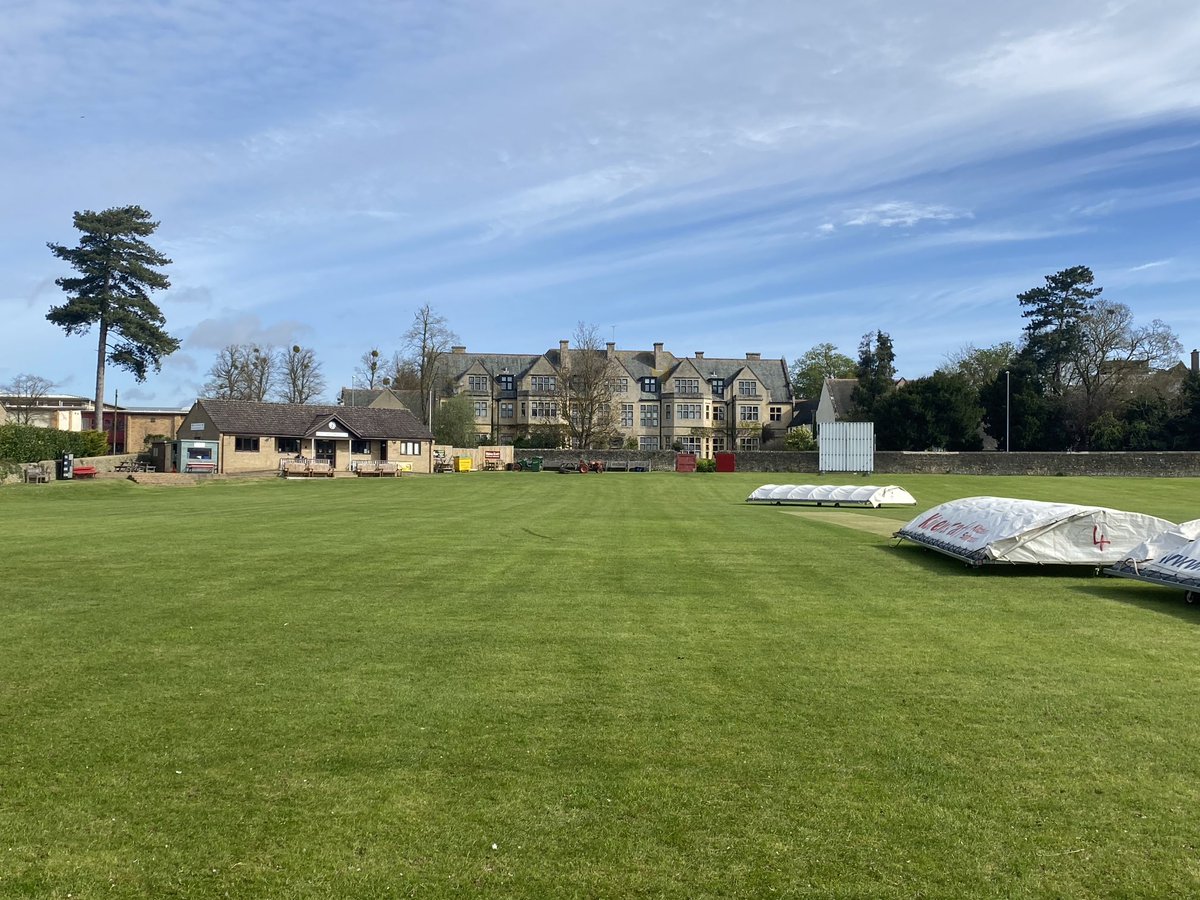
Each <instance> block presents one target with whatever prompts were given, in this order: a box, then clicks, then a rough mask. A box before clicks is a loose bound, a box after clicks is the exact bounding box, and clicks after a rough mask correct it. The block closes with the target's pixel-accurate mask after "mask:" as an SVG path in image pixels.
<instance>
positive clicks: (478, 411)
mask: <svg viewBox="0 0 1200 900" xmlns="http://www.w3.org/2000/svg"><path fill="white" fill-rule="evenodd" d="M487 414H488V405H487V401H486V400H476V401H475V418H477V419H486V418H487Z"/></svg>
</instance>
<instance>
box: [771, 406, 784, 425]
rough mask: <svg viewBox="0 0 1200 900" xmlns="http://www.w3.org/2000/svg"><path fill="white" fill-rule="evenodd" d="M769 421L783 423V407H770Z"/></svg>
mask: <svg viewBox="0 0 1200 900" xmlns="http://www.w3.org/2000/svg"><path fill="white" fill-rule="evenodd" d="M771 421H772V422H782V421H783V407H782V406H772V407H771Z"/></svg>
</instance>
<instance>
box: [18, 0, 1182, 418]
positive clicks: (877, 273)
mask: <svg viewBox="0 0 1200 900" xmlns="http://www.w3.org/2000/svg"><path fill="white" fill-rule="evenodd" d="M985 6H994V7H995V8H984V7H985ZM0 123H2V124H0V172H3V173H4V174H3V176H2V177H0V209H2V210H3V212H4V214H3V215H2V216H0V382H4V381H7V380H9V379H10V378H12V377H13V376H14V375H16V374H18V373H22V372H30V373H34V374H39V375H42V376H44V377H47V378H50V379H52V380H54V381H55V382H56V383H57V384H58V385H59V387H60V389H61V390H63V391H65V392H69V393H78V394H82V395H85V396H87V395H90V393H91V392H92V388H93V385H92V381H93V377H94V366H95V362H94V352H95V346H94V338H93V336H91V335H89V336H86V337H70V338H69V337H67V336H65V335H64V334H63V333H62V332H61V331H59V330H57V329H56V328H54V327H53V326H52V325H50V323H48V322H46V321H45V313H46V311H47V310H48V309H49V307H50V306H51V305H52V304H57V303H60V302H62V297H63V295H62V294H61V292H60V291H59V289H58V288H57V287H56V286H55V285H54V279H55V278H56V277H58V276H61V275H65V274H68V271H67V270H65V269H64V268H63V267H62V264H61V263H59V262H58V261H57V260H55V259H54V258H53V257H52V256H51V254H50V252H49V250H47V249H46V246H45V244H46V242H47V241H55V242H59V243H67V244H74V243H75V241H76V239H77V233H76V232H75V231H74V230H73V228H72V227H71V216H72V213H73V212H74V211H75V210H77V209H95V210H99V209H104V208H107V207H110V206H121V205H127V204H138V205H141V206H143V207H145V208H146V209H148V210H150V211H151V212H152V213H153V214H154V216H155V217H156V218H157V219H158V220H160V221H161V223H162V224H161V226H160V228H159V231H158V233H157V234H156V235H155V238H154V240H153V243H154V244H155V245H156V246H157V247H158V248H159V249H161V250H163V251H164V252H165V253H167V255H168V256H170V257H172V258H173V259H174V264H173V265H172V266H170V267H169V268H168V274H169V276H170V278H171V281H172V285H173V286H172V289H171V291H169V292H167V293H165V294H159V295H156V298H157V300H158V302H159V303H160V305H161V307H162V309H163V311H164V313H165V314H166V317H167V324H168V330H170V331H171V332H172V333H173V334H175V335H176V336H178V337H180V338H181V339H182V341H183V347H182V349H181V350H180V351H179V352H178V353H176V354H175V355H174V356H172V357H170V358H169V359H168V361H167V362H166V364H165V365H164V368H163V371H162V373H161V374H158V375H152V376H151V377H150V379H149V380H148V381H147V382H146V383H145V384H143V385H137V384H136V383H135V382H134V381H133V379H132V377H130V376H128V375H126V374H124V373H121V372H118V371H116V370H110V372H109V378H108V390H107V396H108V397H109V399H110V400H111V399H112V396H113V391H114V389H118V390H120V393H121V401H122V403H123V404H129V405H155V404H163V405H188V404H190V403H191V401H192V400H193V399H194V398H195V397H196V395H197V392H198V391H199V389H200V386H201V384H203V382H204V380H205V375H204V373H205V370H206V369H207V368H208V367H209V365H211V363H212V361H213V358H214V357H215V355H216V352H217V350H218V349H219V348H220V347H222V346H224V345H226V344H228V343H231V342H238V343H241V342H254V343H257V344H259V345H263V344H274V345H277V346H287V345H291V344H292V343H301V344H303V345H305V346H311V347H313V348H314V349H315V351H316V353H317V356H318V358H319V360H320V361H321V362H322V365H323V368H324V372H325V375H326V378H327V380H328V381H329V383H330V385H331V387H336V386H338V385H341V384H346V383H348V382H349V380H350V376H351V373H352V372H353V370H354V368H355V365H356V363H357V359H358V357H359V356H360V355H361V354H362V353H363V352H364V351H365V350H367V349H370V348H371V347H379V348H380V349H381V350H383V351H384V352H385V353H390V352H391V351H392V350H394V349H397V348H398V347H399V343H400V336H401V335H402V334H403V332H404V331H405V330H406V328H407V327H408V325H409V323H410V322H411V319H412V315H413V311H414V310H415V309H416V308H417V307H419V306H420V305H421V304H423V303H429V304H431V305H432V306H433V307H434V308H435V309H437V310H438V311H439V312H441V313H442V314H443V315H445V316H446V317H447V318H448V319H449V323H450V325H451V327H452V328H453V329H454V330H455V331H456V332H457V333H458V335H459V336H460V337H461V339H462V343H464V344H466V346H467V347H468V349H470V350H478V351H484V352H531V353H532V352H539V351H542V350H545V349H548V348H550V347H553V346H557V342H558V341H559V340H560V339H567V338H570V337H571V335H572V334H573V332H574V331H575V329H576V326H577V324H578V323H579V322H581V321H583V322H588V323H593V324H596V325H598V326H599V327H600V330H601V333H602V334H603V335H604V336H605V337H606V339H611V338H613V337H615V339H616V341H617V344H618V346H620V347H621V348H639V347H640V348H648V347H650V345H651V344H653V343H654V342H656V341H663V342H664V343H665V344H666V346H667V348H668V349H670V350H673V351H675V352H676V353H679V354H690V353H692V352H694V351H697V350H701V351H704V352H705V353H706V354H707V355H709V356H742V355H743V354H744V353H746V352H747V351H752V352H759V353H762V354H763V356H764V357H776V358H777V357H785V358H787V359H789V360H790V359H794V358H795V357H797V356H799V355H801V354H802V353H803V352H804V351H805V350H807V349H808V348H810V347H811V346H813V345H814V344H816V343H819V342H822V341H831V342H833V343H835V344H837V345H838V346H839V347H840V348H841V349H842V350H843V351H844V352H846V353H847V354H849V355H853V354H854V352H855V348H856V347H857V344H858V340H859V338H860V337H861V335H862V334H863V333H864V332H867V331H871V330H875V329H882V330H885V331H888V332H889V333H890V334H891V335H892V338H893V340H894V342H895V345H896V350H897V364H898V368H899V370H900V372H901V374H903V375H905V376H909V377H914V376H918V375H922V374H927V373H928V372H930V371H932V370H933V369H934V368H936V367H937V366H938V365H939V364H941V363H942V362H943V361H944V357H945V356H946V354H947V353H949V352H952V351H954V350H956V349H958V348H960V347H961V346H963V345H964V344H967V343H974V344H976V345H988V344H992V343H995V342H997V341H1001V340H1013V339H1016V338H1017V337H1018V335H1019V333H1020V329H1021V324H1022V321H1021V318H1020V315H1019V309H1018V307H1017V303H1016V300H1015V295H1016V294H1017V293H1019V292H1020V291H1022V290H1025V289H1027V288H1029V287H1033V286H1035V285H1037V284H1040V283H1041V279H1042V276H1044V275H1046V274H1048V273H1051V272H1054V271H1057V270H1059V269H1062V268H1065V267H1068V266H1072V265H1080V264H1082V265H1089V266H1091V267H1092V269H1093V270H1094V271H1095V273H1096V277H1097V282H1098V283H1099V284H1101V285H1103V286H1104V288H1105V296H1106V297H1109V298H1111V299H1113V300H1119V301H1122V302H1125V303H1127V304H1129V305H1130V306H1131V307H1132V308H1133V310H1134V313H1135V315H1136V317H1137V319H1138V321H1139V322H1143V323H1145V322H1149V321H1150V320H1151V319H1154V318H1161V319H1163V320H1164V321H1166V322H1167V323H1168V324H1170V325H1171V326H1172V327H1173V328H1174V330H1175V331H1176V333H1177V334H1178V335H1179V337H1180V339H1181V340H1182V342H1183V344H1184V346H1185V348H1186V349H1191V348H1192V347H1195V346H1197V345H1200V302H1198V300H1200V290H1198V288H1200V256H1198V254H1197V236H1198V235H1200V228H1198V226H1200V6H1198V5H1197V4H1196V3H1195V2H1194V0H1160V2H1131V3H1109V4H1097V3H1095V2H1090V0H1089V2H1076V0H1039V2H1025V0H1016V2H1010V3H1005V4H993V5H986V4H968V5H963V4H961V3H957V2H953V3H952V2H923V3H915V2H904V0H894V2H887V3H885V2H863V0H848V2H843V3H840V4H811V3H796V2H794V0H743V2H733V0H721V2H705V0H658V2H654V3H646V2H644V0H630V2H624V0H621V2H607V0H589V2H587V3H558V4H552V3H546V2H532V0H528V2H525V0H487V2H484V0H439V2H423V0H414V2H407V3H405V2H365V0H342V2H339V3H337V4H330V3H324V2H315V0H313V2H310V0H293V2H289V3H287V4H272V5H269V6H263V5H261V4H234V3H227V2H209V3H200V2H171V0H162V2H132V0H107V2H105V3H103V4H97V3H94V2H75V0H36V2H18V3H17V4H16V6H15V7H9V8H8V9H6V13H5V28H4V29H3V30H2V31H0Z"/></svg>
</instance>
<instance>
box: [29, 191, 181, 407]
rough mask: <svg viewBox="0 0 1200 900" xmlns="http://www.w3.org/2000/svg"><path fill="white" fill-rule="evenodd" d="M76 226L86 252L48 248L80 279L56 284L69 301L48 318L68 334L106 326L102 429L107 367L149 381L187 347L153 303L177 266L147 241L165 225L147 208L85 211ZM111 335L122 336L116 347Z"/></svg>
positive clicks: (101, 344)
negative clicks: (172, 333)
mask: <svg viewBox="0 0 1200 900" xmlns="http://www.w3.org/2000/svg"><path fill="white" fill-rule="evenodd" d="M75 228H76V229H77V230H79V231H80V232H82V233H83V236H82V237H81V238H80V239H79V245H78V246H76V247H65V246H63V245H62V244H54V243H47V245H46V246H47V247H49V248H50V250H51V252H52V253H53V254H54V255H55V256H57V257H58V258H59V259H61V260H63V261H64V262H66V263H69V264H70V265H71V267H72V268H74V269H75V270H76V271H77V272H79V273H80V274H79V276H78V277H75V278H58V279H55V284H57V285H58V286H59V287H60V288H62V289H63V291H65V292H66V294H67V298H68V299H67V302H66V303H64V304H63V305H62V306H54V307H51V308H50V312H48V313H46V318H47V319H49V320H50V321H51V322H53V323H54V324H55V325H58V326H59V327H60V328H62V329H63V330H64V331H66V333H67V334H86V333H87V332H88V330H89V329H90V328H91V327H92V326H93V325H96V326H98V331H99V341H98V347H97V350H96V427H97V428H102V427H103V424H102V423H103V421H104V371H105V365H106V363H112V364H113V365H115V366H117V367H119V368H122V369H126V370H128V371H130V372H132V373H133V375H134V377H135V378H136V379H137V380H138V381H145V380H146V372H147V370H148V369H150V368H151V367H153V368H154V370H155V371H156V372H157V371H159V370H160V369H161V368H162V359H163V357H164V356H169V355H170V354H172V353H174V352H175V351H176V350H178V349H179V341H178V340H176V339H175V338H173V337H171V336H170V335H169V334H167V332H166V331H165V330H164V329H163V325H164V324H165V322H166V319H165V318H164V317H163V314H162V311H161V310H160V309H159V308H158V306H156V305H155V304H154V302H153V301H152V300H151V299H150V292H151V291H159V290H166V289H167V288H169V287H170V286H171V284H170V282H169V281H168V280H167V277H166V276H165V275H163V274H162V273H161V272H159V271H158V267H161V266H165V265H169V264H170V262H171V260H169V259H167V257H165V256H163V255H162V254H161V253H159V252H158V251H157V250H155V249H154V248H153V247H151V246H150V245H149V244H147V243H146V242H145V241H144V240H142V238H145V237H149V236H150V235H151V234H153V233H154V230H155V229H156V228H158V223H157V222H153V221H151V219H150V213H148V212H146V211H145V210H144V209H142V208H141V207H140V206H123V207H113V208H112V209H106V210H104V211H103V212H99V213H97V212H92V211H91V210H84V211H83V212H77V213H75ZM110 337H112V338H115V342H114V343H113V344H112V345H111V347H110V343H109V341H110Z"/></svg>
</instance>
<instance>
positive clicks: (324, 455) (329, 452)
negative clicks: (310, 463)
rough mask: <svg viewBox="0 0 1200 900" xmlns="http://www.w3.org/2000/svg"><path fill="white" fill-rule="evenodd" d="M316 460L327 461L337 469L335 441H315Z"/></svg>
mask: <svg viewBox="0 0 1200 900" xmlns="http://www.w3.org/2000/svg"><path fill="white" fill-rule="evenodd" d="M317 459H327V460H329V462H330V464H331V465H332V466H333V467H334V468H335V469H336V468H337V441H317Z"/></svg>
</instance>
